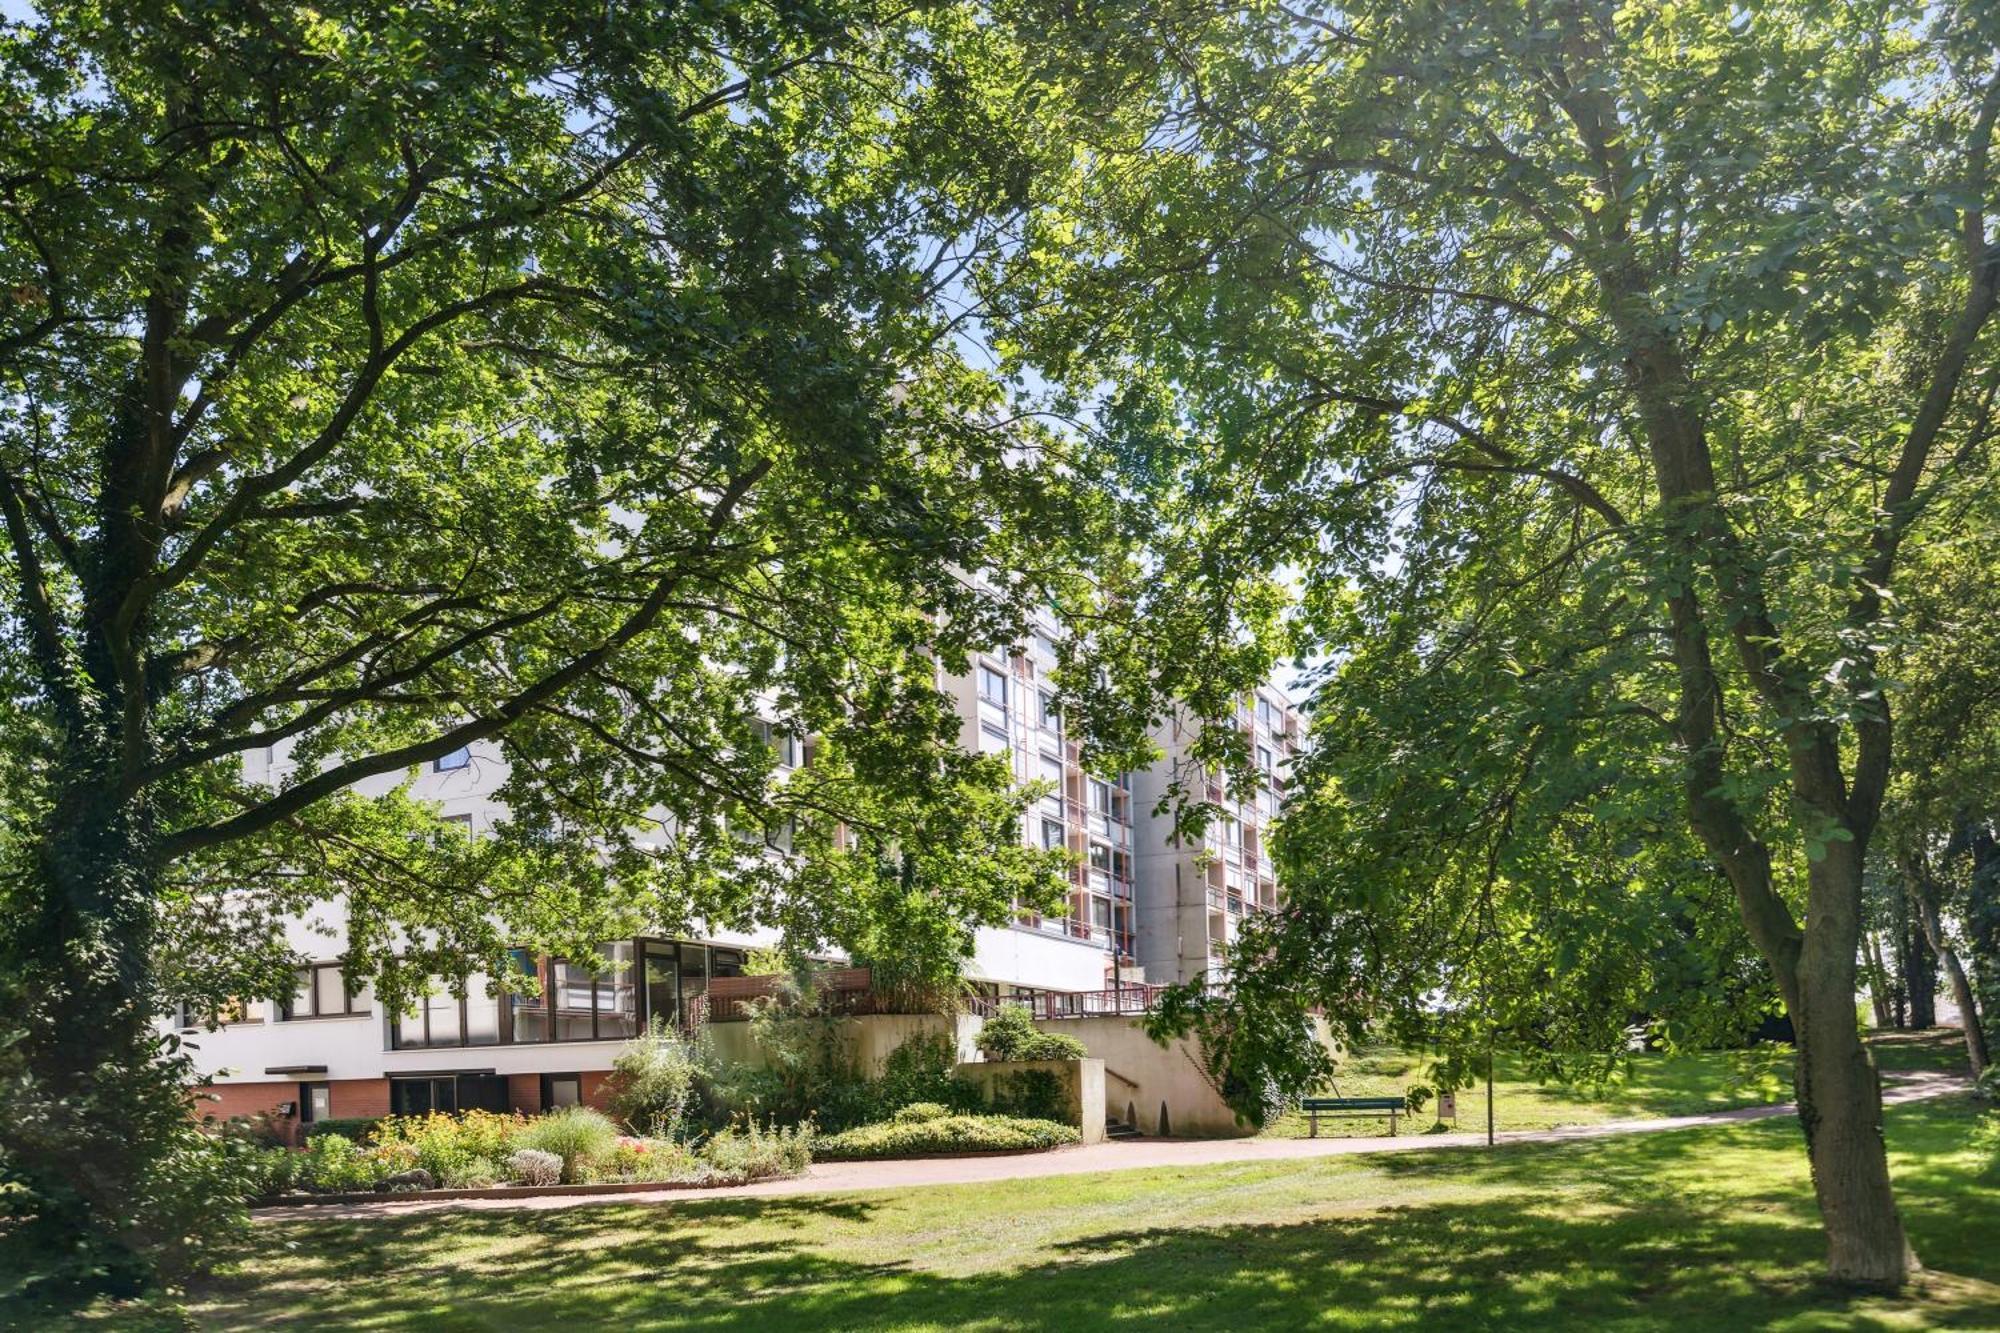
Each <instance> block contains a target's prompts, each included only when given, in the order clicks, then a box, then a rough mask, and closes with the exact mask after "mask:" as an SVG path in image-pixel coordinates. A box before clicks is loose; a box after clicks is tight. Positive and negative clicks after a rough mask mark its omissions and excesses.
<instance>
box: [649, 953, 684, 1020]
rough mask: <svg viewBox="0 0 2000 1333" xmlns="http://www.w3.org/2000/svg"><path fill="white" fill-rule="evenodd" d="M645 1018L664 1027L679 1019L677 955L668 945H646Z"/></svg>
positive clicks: (679, 980)
mask: <svg viewBox="0 0 2000 1333" xmlns="http://www.w3.org/2000/svg"><path fill="white" fill-rule="evenodd" d="M646 1021H647V1022H648V1023H651V1022H655V1021H658V1022H659V1023H662V1024H664V1025H665V1026H667V1027H673V1026H676V1025H677V1024H679V1022H680V1021H681V977H680V963H679V955H678V952H677V951H676V950H675V948H674V946H673V945H671V944H648V945H647V946H646Z"/></svg>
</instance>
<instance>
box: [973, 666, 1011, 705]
mask: <svg viewBox="0 0 2000 1333" xmlns="http://www.w3.org/2000/svg"><path fill="white" fill-rule="evenodd" d="M979 697H980V698H982V699H984V700H985V701H986V702H987V703H990V704H998V705H999V706H1000V707H1002V708H1005V707H1006V706H1007V678H1006V677H1005V676H1003V675H1001V674H1000V673H999V672H998V671H995V670H994V669H993V668H992V667H990V666H982V667H980V668H979Z"/></svg>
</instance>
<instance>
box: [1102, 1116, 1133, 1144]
mask: <svg viewBox="0 0 2000 1333" xmlns="http://www.w3.org/2000/svg"><path fill="white" fill-rule="evenodd" d="M1104 1137H1105V1138H1106V1139H1136V1138H1138V1137H1139V1130H1138V1127H1137V1126H1136V1125H1128V1124H1126V1123H1125V1122H1124V1121H1123V1120H1114V1119H1112V1118H1111V1117H1110V1116H1106V1117H1105V1118H1104Z"/></svg>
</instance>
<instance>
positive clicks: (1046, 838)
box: [1042, 819, 1063, 852]
mask: <svg viewBox="0 0 2000 1333" xmlns="http://www.w3.org/2000/svg"><path fill="white" fill-rule="evenodd" d="M1062 845H1063V826H1062V821H1061V820H1056V819H1044V820H1043V821H1042V850H1043V851H1045V852H1053V851H1056V850H1058V849H1060V848H1061V847H1062Z"/></svg>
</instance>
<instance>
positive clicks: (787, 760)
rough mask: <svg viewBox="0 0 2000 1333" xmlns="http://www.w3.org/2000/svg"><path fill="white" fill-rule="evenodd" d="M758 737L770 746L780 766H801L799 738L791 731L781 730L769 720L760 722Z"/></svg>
mask: <svg viewBox="0 0 2000 1333" xmlns="http://www.w3.org/2000/svg"><path fill="white" fill-rule="evenodd" d="M757 739H758V740H760V741H762V742H764V744H765V745H766V746H768V747H770V750H771V753H772V754H773V755H775V756H776V757H777V760H778V766H779V767H780V768H797V767H798V766H799V750H798V740H797V738H795V737H794V736H793V735H792V734H791V733H790V732H788V731H780V730H778V729H777V728H776V727H774V726H772V725H771V724H770V723H769V722H759V723H758V724H757Z"/></svg>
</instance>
